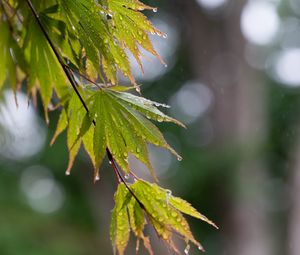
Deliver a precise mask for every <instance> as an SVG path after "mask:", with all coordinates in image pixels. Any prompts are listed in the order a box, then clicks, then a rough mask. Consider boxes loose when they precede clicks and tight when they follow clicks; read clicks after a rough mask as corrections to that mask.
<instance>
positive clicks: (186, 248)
mask: <svg viewBox="0 0 300 255" xmlns="http://www.w3.org/2000/svg"><path fill="white" fill-rule="evenodd" d="M190 248H191V246H190V245H189V244H188V245H187V246H186V247H185V249H184V254H187V255H188V254H189V253H190Z"/></svg>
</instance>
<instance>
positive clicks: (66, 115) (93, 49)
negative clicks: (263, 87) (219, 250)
mask: <svg viewBox="0 0 300 255" xmlns="http://www.w3.org/2000/svg"><path fill="white" fill-rule="evenodd" d="M143 10H152V11H154V12H156V8H153V7H150V6H147V5H145V4H143V3H141V2H140V1H138V0H47V1H38V0H26V1H24V0H0V59H1V61H0V87H3V86H5V85H10V87H11V88H13V90H14V91H16V90H17V89H26V90H27V94H28V96H30V97H31V98H32V100H33V101H34V102H36V101H37V93H38V92H39V94H40V96H41V101H42V104H43V107H44V111H45V117H46V120H47V121H48V110H49V109H50V108H53V105H55V107H61V108H62V111H61V114H60V118H59V121H58V124H57V129H56V132H55V134H54V137H53V140H52V143H54V141H55V139H56V138H57V136H58V135H59V134H61V133H62V132H63V131H64V130H67V146H68V150H69V164H68V167H67V172H66V173H67V174H69V173H70V170H71V168H72V165H73V163H74V160H75V157H76V155H77V154H78V151H79V149H80V147H81V145H82V144H83V146H84V148H85V150H86V151H87V153H88V155H89V156H90V159H91V161H92V163H93V166H94V172H95V180H97V179H99V168H100V166H101V163H102V161H103V159H104V157H105V154H106V153H109V155H110V157H111V158H110V160H113V164H114V166H115V162H116V163H117V164H118V165H119V166H120V167H121V169H122V171H123V173H124V174H129V173H131V169H130V166H129V163H128V157H129V155H133V156H135V157H136V158H137V159H138V160H140V161H141V162H142V163H144V164H145V165H146V166H147V167H148V168H149V170H150V172H151V174H152V175H153V177H154V178H155V179H157V178H156V176H155V173H154V170H153V168H152V166H151V163H150V160H149V156H148V150H147V144H148V143H152V144H154V145H156V146H160V147H163V148H165V149H167V150H169V151H170V152H171V153H173V154H174V155H175V156H176V157H177V158H178V159H179V160H181V157H180V156H179V155H178V154H177V153H176V151H175V150H174V149H173V148H171V147H170V146H169V145H168V143H167V142H166V140H165V139H164V137H163V135H162V134H161V132H160V131H159V130H158V128H157V127H156V126H155V125H154V124H153V123H152V121H157V122H173V123H175V124H177V125H180V126H183V127H184V125H183V124H182V123H181V122H179V121H177V120H176V119H173V118H171V117H169V116H167V115H165V114H164V113H163V112H161V111H160V110H159V109H158V107H168V106H167V105H164V104H160V103H157V102H153V101H150V100H148V99H145V98H143V97H141V96H136V95H133V94H132V93H129V92H128V91H129V90H130V89H132V88H135V89H136V91H138V92H140V88H139V86H138V85H137V83H136V81H135V79H134V77H133V75H132V72H131V68H130V63H129V60H128V55H127V54H128V53H130V54H132V55H133V56H134V58H135V59H136V61H137V62H138V64H139V65H140V67H141V71H142V72H143V68H142V65H141V60H140V58H141V51H140V50H141V49H142V48H143V49H144V50H146V51H148V52H150V53H152V54H153V55H154V56H156V57H157V58H159V59H160V57H159V55H158V53H157V52H156V51H155V49H154V48H153V46H152V43H151V41H150V39H149V34H156V35H158V36H165V35H164V34H163V33H162V32H160V31H159V30H157V29H156V28H155V27H153V25H152V24H151V22H150V21H149V20H148V19H147V17H146V16H145V15H144V14H143V13H142V12H141V11H143ZM161 62H162V64H164V62H163V61H162V60H161ZM119 72H121V73H123V75H124V76H125V77H127V78H128V80H129V81H130V82H131V84H132V85H133V87H124V86H120V85H118V79H117V77H118V73H119ZM22 85H23V87H24V88H23V87H22ZM114 170H115V171H116V174H117V175H120V172H119V170H118V168H116V167H115V168H114ZM118 178H119V180H120V184H119V187H118V191H117V193H116V195H115V199H116V206H115V209H114V211H113V217H112V224H111V239H112V242H113V245H114V246H115V247H116V249H117V250H118V252H119V254H123V253H124V250H125V248H126V245H127V242H128V239H129V230H130V228H131V230H132V231H133V233H134V234H135V236H136V237H137V238H138V240H140V239H142V240H143V241H144V245H145V247H146V248H147V250H148V251H149V253H150V254H153V252H152V249H151V246H150V241H149V238H148V237H146V236H145V235H144V234H143V230H144V226H145V225H146V218H148V223H151V224H152V225H153V227H154V229H155V230H156V231H157V233H158V235H159V236H160V237H161V238H163V239H164V240H166V241H167V243H168V244H169V245H170V247H172V248H173V250H174V251H177V252H178V250H177V248H176V247H175V245H174V243H173V241H172V235H173V233H174V232H176V233H178V234H179V235H180V236H182V237H183V238H184V239H185V241H186V242H189V241H190V242H192V243H194V244H196V245H197V246H198V247H201V246H200V244H199V243H198V242H197V241H196V240H195V239H194V237H193V235H192V233H191V231H190V229H189V226H188V223H187V222H186V220H185V219H184V218H183V216H182V214H181V213H185V214H189V215H191V216H193V217H196V218H199V219H201V220H204V221H206V222H208V223H210V224H213V223H212V222H210V221H209V220H208V219H207V218H206V217H204V216H203V215H201V214H200V213H198V212H197V211H196V210H195V209H194V208H193V207H191V205H190V204H188V203H187V202H185V201H184V200H181V199H179V198H176V197H173V196H171V195H167V197H166V194H167V193H166V192H167V191H166V190H163V189H162V188H160V187H159V186H157V185H155V184H150V183H147V182H144V181H142V180H139V179H135V181H134V182H133V183H132V184H127V183H126V182H125V180H124V179H122V178H120V176H118ZM137 247H138V246H137Z"/></svg>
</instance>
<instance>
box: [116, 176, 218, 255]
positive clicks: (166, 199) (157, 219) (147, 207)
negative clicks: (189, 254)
mask: <svg viewBox="0 0 300 255" xmlns="http://www.w3.org/2000/svg"><path fill="white" fill-rule="evenodd" d="M129 189H130V190H131V192H129V190H128V189H127V188H126V186H125V185H124V184H123V183H121V184H119V187H118V191H117V193H116V195H115V201H116V205H115V208H114V211H113V219H112V224H111V236H112V237H114V238H112V241H113V244H114V243H115V242H116V241H115V240H116V235H117V234H116V233H117V230H118V225H117V223H116V222H117V220H116V219H117V214H116V211H122V212H128V216H129V222H130V229H131V231H132V232H133V234H134V235H135V236H136V237H137V246H136V250H137V251H138V249H139V241H140V240H143V241H144V246H145V248H146V249H147V251H148V253H149V254H151V255H152V254H153V251H152V248H151V244H150V239H149V238H148V237H146V236H145V235H144V230H145V226H146V223H147V221H146V218H145V216H147V218H148V219H149V221H148V223H150V224H152V225H153V227H154V229H155V230H156V232H157V234H158V235H159V237H160V238H162V239H163V240H164V241H165V242H166V243H167V244H168V245H169V246H170V247H171V248H172V249H173V251H174V252H176V253H178V254H181V253H180V252H179V250H178V248H177V247H176V245H175V243H174V242H173V237H174V235H175V234H176V236H179V237H181V238H182V240H184V241H185V242H186V243H187V244H188V243H189V242H192V243H194V244H195V245H196V246H197V247H198V249H199V250H202V251H203V248H202V246H201V244H200V243H199V242H198V241H197V240H196V239H195V238H194V236H193V234H192V232H191V230H190V227H189V224H188V222H187V221H186V219H185V218H184V216H183V215H182V213H186V214H189V215H191V216H193V217H195V218H198V219H201V220H205V221H206V222H207V223H209V224H212V225H213V226H215V227H216V225H215V224H213V223H212V222H211V221H210V220H208V219H207V218H206V217H205V216H203V215H202V214H200V213H199V212H198V211H197V210H196V209H194V208H193V207H192V206H191V205H190V204H189V203H188V202H186V201H185V200H183V199H181V198H177V197H174V196H172V194H171V192H170V191H169V190H166V189H163V188H161V187H159V186H158V185H156V184H152V183H149V182H146V181H144V180H137V181H135V182H134V183H133V184H130V185H129ZM132 193H134V194H135V196H136V197H134V196H132ZM141 205H142V206H141ZM122 215H123V214H122ZM127 220H128V219H127V214H126V228H125V229H126V238H123V239H125V240H127V241H126V245H127V242H128V240H129V237H128V236H127V232H128V226H127ZM122 224H123V221H122ZM122 229H123V228H122ZM124 235H125V234H124ZM125 247H126V246H125ZM123 248H124V246H122V249H121V252H124V250H123ZM119 252H120V251H119ZM119 254H123V253H119Z"/></svg>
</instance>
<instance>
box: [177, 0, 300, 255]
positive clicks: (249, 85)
mask: <svg viewBox="0 0 300 255" xmlns="http://www.w3.org/2000/svg"><path fill="white" fill-rule="evenodd" d="M244 3H245V1H239V2H238V3H236V2H235V3H234V4H232V5H230V6H228V7H229V8H228V12H227V11H226V10H225V11H224V13H223V14H222V17H220V16H208V15H206V14H204V13H203V11H202V10H201V8H200V7H199V6H198V4H197V3H196V1H186V0H176V4H174V1H172V4H173V8H174V11H177V15H178V17H179V18H178V19H179V21H180V23H181V24H182V21H184V22H186V23H185V24H183V26H184V27H183V29H182V30H183V31H184V36H183V38H185V44H186V45H187V48H188V49H189V56H190V61H191V62H192V68H193V72H194V75H195V79H197V80H199V81H200V82H203V83H204V84H206V85H207V86H209V87H210V88H211V89H212V91H213V92H214V96H215V105H214V110H213V112H212V116H211V118H212V121H213V126H214V142H213V143H214V144H215V145H216V146H220V145H222V144H223V145H224V144H226V143H227V144H228V143H230V144H232V145H235V144H239V145H241V149H243V151H242V154H243V158H242V160H241V161H240V163H239V165H238V167H237V171H232V180H235V186H236V187H235V191H236V193H235V194H234V195H233V196H232V195H231V196H230V197H232V198H233V200H232V201H227V202H226V204H227V205H228V208H227V212H224V223H225V224H224V225H225V228H224V227H222V228H221V229H222V230H221V231H222V234H223V238H224V241H225V246H226V247H225V249H226V251H227V253H226V254H230V255H271V254H272V255H273V254H274V253H272V240H270V237H271V236H272V235H271V234H270V231H271V230H270V223H269V217H268V215H267V211H266V208H265V206H264V205H265V203H264V201H265V199H266V196H265V193H264V190H263V185H264V183H265V181H266V180H267V179H268V176H267V171H266V166H265V162H263V159H262V158H260V157H259V155H258V154H259V151H258V148H259V147H260V145H262V143H263V142H264V140H265V139H266V125H267V119H266V115H265V111H266V107H265V101H266V99H265V91H264V84H262V79H261V78H260V77H259V76H257V75H256V74H255V73H254V72H253V71H251V69H250V68H249V67H248V66H247V64H246V63H245V61H244V46H245V42H244V39H243V37H242V35H241V32H240V13H241V9H242V7H243V5H244ZM175 8H176V9H175ZM226 12H227V13H226ZM224 190H226V187H224ZM227 190H228V188H227ZM222 192H224V191H222V190H221V191H220V193H222ZM220 197H221V195H220ZM217 203H218V202H217V201H216V206H218V205H217ZM230 205H231V206H230ZM299 214H300V213H299ZM293 255H294V254H293Z"/></svg>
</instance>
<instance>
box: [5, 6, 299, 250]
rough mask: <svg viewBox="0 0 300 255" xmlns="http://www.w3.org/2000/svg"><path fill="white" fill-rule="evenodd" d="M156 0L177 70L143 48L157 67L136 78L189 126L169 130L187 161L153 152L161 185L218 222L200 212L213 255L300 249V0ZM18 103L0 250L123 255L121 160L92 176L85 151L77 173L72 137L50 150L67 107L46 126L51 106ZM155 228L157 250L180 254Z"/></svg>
mask: <svg viewBox="0 0 300 255" xmlns="http://www.w3.org/2000/svg"><path fill="white" fill-rule="evenodd" d="M146 3H148V4H150V5H153V6H157V7H158V13H151V12H148V13H147V15H149V17H150V18H151V19H152V21H153V23H154V24H155V25H156V26H157V27H158V28H159V29H160V30H162V31H163V32H166V33H167V34H168V37H167V38H158V37H153V42H154V44H155V47H156V49H157V51H158V52H159V53H160V54H161V56H162V58H163V59H164V60H165V61H166V62H167V63H168V66H167V67H165V66H163V65H161V64H159V63H158V62H157V60H155V59H153V58H151V57H148V55H147V54H145V55H146V56H147V58H150V60H149V59H148V60H145V62H144V65H145V70H146V73H145V75H144V76H142V75H141V73H140V71H139V70H138V67H137V66H136V64H134V63H133V68H134V73H135V75H136V77H137V80H138V81H139V83H141V84H142V91H143V94H144V96H146V97H148V98H150V99H153V100H155V101H161V102H165V103H168V104H170V105H171V108H170V109H169V111H168V112H167V113H168V114H170V115H172V116H174V117H176V118H178V119H179V120H182V121H183V122H184V123H186V124H187V127H188V128H187V130H184V129H181V128H179V127H176V126H173V125H172V124H163V125H159V126H160V127H161V129H162V131H163V133H164V134H165V136H166V138H167V140H168V141H169V143H170V144H171V145H173V147H174V148H175V149H176V150H177V151H178V152H179V153H180V154H181V155H182V156H183V160H182V161H181V162H179V161H177V159H176V158H175V157H173V156H172V155H171V154H170V153H169V152H167V151H164V150H161V149H157V148H155V147H153V146H150V147H149V149H150V153H151V159H152V162H153V165H154V167H155V168H156V170H157V173H158V176H159V178H160V180H161V185H162V186H163V187H165V188H169V189H171V190H172V191H173V194H175V195H178V196H181V197H183V198H184V199H186V200H188V201H190V202H191V203H192V204H193V205H194V206H195V207H196V208H197V209H199V210H200V212H202V213H203V214H205V215H206V216H208V217H209V218H210V219H212V220H214V221H215V222H216V223H217V224H218V225H219V227H220V230H218V231H217V230H215V229H213V228H211V227H210V226H208V225H207V224H205V223H202V222H200V221H197V220H194V219H189V222H190V223H191V228H192V230H193V231H194V234H195V237H196V239H198V240H200V242H201V243H202V244H203V246H204V247H205V249H206V251H207V254H210V255H279V254H280V255H282V254H286V255H299V254H300V1H299V0H248V1H247V0H240V1H234V0H161V1H157V0H152V1H146ZM18 100H19V109H17V108H16V106H15V103H14V99H13V94H12V92H10V91H5V93H4V95H3V97H2V99H1V105H0V132H1V136H0V155H1V159H0V161H1V162H0V254H3V255H19V254H22V255H35V254H36V255H37V254H39V255H47V254H49V255H50V254H51V255H54V254H55V255H56V254H57V255H60V254H61V255H69V254H70V255H71V254H72V255H96V254H104V255H107V254H112V253H113V252H112V249H111V246H110V241H109V217H110V211H111V209H112V208H113V205H114V203H113V194H114V191H115V188H116V184H115V179H114V178H115V177H114V176H113V173H112V170H111V168H109V167H108V164H107V162H106V163H105V164H104V165H103V167H102V169H101V180H100V181H99V182H97V184H95V185H94V184H93V183H92V179H93V176H92V166H91V164H90V163H89V161H88V158H87V156H86V154H85V153H84V151H82V152H81V153H80V155H79V158H78V159H77V161H76V163H75V166H74V168H73V170H72V174H71V176H70V177H66V176H65V174H64V172H65V169H66V166H67V161H68V155H67V149H66V141H65V140H66V137H65V135H64V136H62V137H60V138H59V139H58V141H57V142H56V144H55V145H54V146H52V147H50V146H49V141H50V139H51V136H52V135H53V132H54V128H55V123H56V120H57V117H58V113H57V112H53V113H51V115H50V119H51V120H52V121H51V122H50V124H49V127H47V126H46V125H45V121H44V120H43V112H42V109H35V108H33V107H31V106H28V103H27V98H26V96H25V95H24V94H22V93H19V94H18ZM131 163H132V165H133V167H134V169H136V170H137V172H138V173H140V175H141V176H143V178H146V179H148V178H149V176H148V175H147V174H146V171H144V170H145V169H144V167H143V166H142V165H141V164H139V163H138V162H136V161H133V160H132V161H131ZM150 232H151V231H150ZM151 236H152V240H153V242H154V244H155V245H154V246H155V250H156V252H157V253H156V254H162V255H164V254H169V253H168V250H167V249H166V248H165V246H164V245H163V244H162V242H160V241H159V240H157V237H156V236H155V234H153V233H152V235H151ZM133 245H134V242H133V241H132V244H131V246H133ZM179 245H180V247H181V248H182V254H184V252H183V250H184V248H185V247H184V244H182V243H181V244H179ZM127 254H134V252H133V250H131V248H130V249H129V251H128V253H127ZM141 254H146V253H145V251H144V250H142V251H141ZM189 254H199V251H198V250H197V249H196V248H194V247H192V248H191V250H190V253H189Z"/></svg>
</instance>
